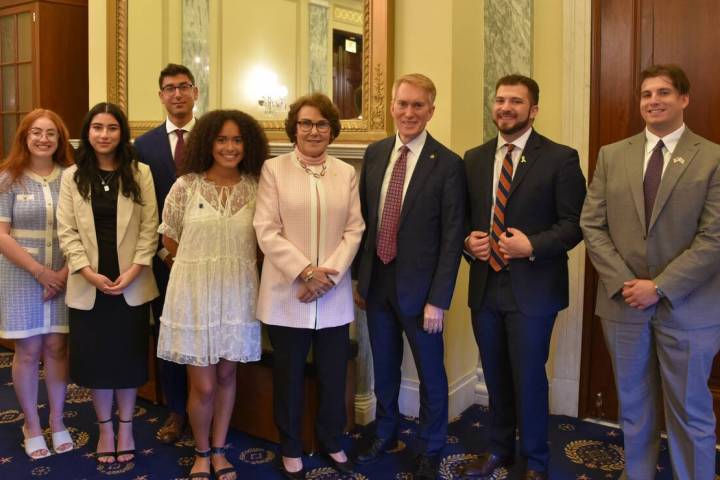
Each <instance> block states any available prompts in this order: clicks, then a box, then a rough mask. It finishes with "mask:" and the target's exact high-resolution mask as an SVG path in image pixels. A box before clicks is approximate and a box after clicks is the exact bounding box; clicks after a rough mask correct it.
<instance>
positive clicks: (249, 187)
mask: <svg viewBox="0 0 720 480" xmlns="http://www.w3.org/2000/svg"><path fill="white" fill-rule="evenodd" d="M267 152H268V145H267V139H266V137H265V134H264V132H263V130H262V128H261V127H260V125H259V124H258V123H257V122H256V121H255V120H254V119H253V118H252V117H250V116H249V115H247V114H245V113H242V112H239V111H237V110H216V111H213V112H210V113H208V114H206V115H205V116H203V117H202V118H201V119H200V120H198V122H197V124H196V125H195V128H194V129H193V131H192V133H191V135H190V139H189V141H188V147H187V151H186V154H185V169H186V174H185V175H183V176H181V177H180V178H178V180H177V181H176V182H175V184H174V185H173V187H172V188H171V189H170V193H169V194H168V196H167V198H166V199H165V208H164V210H163V218H162V220H163V221H162V224H161V225H160V228H159V231H160V233H162V235H163V244H164V245H165V247H166V248H167V249H168V251H169V252H170V255H172V257H173V258H172V261H173V266H172V268H171V270H170V281H169V284H168V288H167V294H166V296H165V305H164V306H163V314H162V317H161V319H160V321H161V325H160V335H159V339H158V357H160V358H163V359H165V360H169V361H172V362H177V363H182V364H187V365H188V375H189V378H190V395H189V399H188V414H189V417H190V423H191V425H192V430H193V435H194V437H195V451H196V459H195V463H194V465H193V467H192V470H191V472H190V473H191V474H204V473H208V475H207V476H195V477H193V478H210V476H209V472H210V469H211V468H212V470H214V472H215V476H216V478H219V479H220V480H232V479H234V478H236V477H237V475H236V473H235V471H234V469H233V468H232V466H231V464H230V463H229V462H228V460H227V458H226V457H225V454H224V450H223V447H224V445H225V437H226V435H227V430H228V426H229V423H230V416H231V414H232V409H233V405H234V401H235V370H236V362H251V361H256V360H259V359H260V354H261V347H260V323H259V322H258V321H257V320H256V319H255V303H256V298H257V290H258V271H257V259H256V256H257V243H256V240H255V231H254V229H253V225H252V220H253V215H254V213H255V193H256V191H257V182H258V176H259V174H260V169H261V167H262V164H263V161H264V160H265V158H266V157H267ZM208 457H210V458H208Z"/></svg>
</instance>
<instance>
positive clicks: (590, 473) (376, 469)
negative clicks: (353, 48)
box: [0, 351, 672, 480]
mask: <svg viewBox="0 0 720 480" xmlns="http://www.w3.org/2000/svg"><path fill="white" fill-rule="evenodd" d="M11 360H12V353H10V352H6V351H0V479H4V480H5V479H6V480H19V479H42V480H45V479H48V480H50V479H57V480H61V479H62V480H81V479H87V480H89V479H109V480H114V479H117V480H121V479H132V480H160V479H163V480H167V479H181V478H184V477H185V475H187V472H188V470H189V467H190V465H191V464H192V461H193V457H192V441H191V440H190V439H184V440H183V441H181V442H178V443H177V444H176V445H174V446H166V445H162V444H160V443H159V442H157V441H156V440H155V439H154V434H155V430H156V429H157V428H158V427H159V425H160V424H161V423H162V421H163V419H164V418H165V412H164V409H163V408H162V407H158V406H155V405H152V404H149V403H147V402H144V401H140V402H139V403H138V407H137V410H136V412H135V441H136V445H137V447H138V455H137V456H136V459H135V460H134V461H133V462H130V463H127V464H123V465H120V464H115V465H99V464H97V463H96V462H95V459H94V458H93V451H94V447H95V444H96V442H97V437H96V431H97V429H96V425H95V424H94V423H93V422H94V413H93V410H92V404H91V401H90V394H89V392H88V391H87V390H85V389H82V388H79V387H77V386H75V385H71V386H70V387H69V388H68V397H67V406H66V409H65V417H66V425H67V427H68V429H69V431H70V433H71V435H72V437H73V439H74V441H75V444H76V446H77V449H76V450H74V451H72V452H70V453H67V454H63V455H52V456H50V457H48V458H45V459H41V460H34V461H31V460H30V459H28V457H27V456H26V455H25V453H24V452H23V450H22V448H21V446H20V442H21V440H22V434H21V432H20V427H21V425H22V421H23V415H22V413H21V412H20V411H18V405H17V401H16V399H15V395H14V392H13V390H12V383H11V378H10V363H11ZM40 401H41V402H44V401H45V393H44V389H42V388H41V400H40ZM40 412H41V417H42V418H43V422H44V424H45V425H47V413H48V411H47V407H46V406H45V405H44V404H43V403H41V410H40ZM486 418H487V412H486V410H485V409H484V408H483V407H480V406H473V407H470V408H469V409H468V410H466V411H465V412H463V414H462V415H460V416H459V417H458V418H455V419H453V421H452V422H451V424H450V428H449V434H448V438H447V447H446V449H445V451H444V456H443V460H442V464H441V466H440V474H439V478H441V479H453V478H460V477H459V476H458V475H457V472H458V471H459V470H460V468H461V467H462V465H463V464H465V463H466V462H468V461H470V460H471V459H473V458H475V455H476V454H477V453H478V452H480V451H482V447H483V445H484V430H483V424H484V422H485V420H486ZM415 429H416V422H415V419H412V418H407V419H405V421H404V422H403V426H402V430H401V436H400V440H401V441H400V443H399V445H398V448H397V450H396V451H394V452H393V453H392V454H391V455H387V456H385V457H384V458H382V459H381V460H380V461H378V462H377V463H375V464H373V465H370V466H365V467H359V468H358V469H357V472H356V473H355V475H354V476H352V477H349V478H354V479H356V480H366V479H373V480H410V479H412V474H411V473H410V472H412V469H413V455H412V453H411V452H412V447H413V443H414V435H415ZM367 432H368V430H367V428H366V427H362V428H357V429H356V430H354V431H353V432H350V433H349V434H348V435H347V437H346V439H345V442H346V444H345V448H346V449H347V450H348V451H352V449H353V447H354V445H356V444H357V443H358V442H359V441H362V440H363V437H364V436H365V435H367V434H368V433H367ZM45 434H46V437H47V441H48V443H49V436H50V432H49V429H48V430H46V432H45ZM228 442H229V445H228V458H229V459H230V461H231V462H232V463H233V464H234V465H235V466H236V467H237V469H238V478H240V479H263V480H264V479H268V480H273V479H278V480H279V479H281V478H283V477H282V476H281V475H280V474H279V473H278V472H277V470H276V469H275V467H274V460H275V459H276V455H277V453H276V452H277V446H276V445H275V444H272V443H269V442H265V441H263V440H259V439H257V438H254V437H250V436H248V435H245V434H243V433H241V432H238V431H235V430H231V432H230V435H229V438H228ZM550 443H551V450H552V460H551V465H550V473H551V475H550V478H551V479H552V480H600V479H615V478H618V477H619V475H620V472H621V470H622V464H623V449H622V440H621V435H620V431H619V430H617V429H614V428H608V427H604V426H600V425H595V424H592V423H588V422H583V421H580V420H577V419H575V418H570V417H563V416H553V417H552V418H551V425H550ZM664 445H665V444H664V443H663V446H664ZM305 464H306V467H307V469H308V473H307V477H306V478H307V479H308V480H330V479H337V478H342V477H340V476H339V475H337V474H336V473H335V471H334V470H333V469H331V468H330V467H329V464H328V463H327V461H325V460H324V459H323V457H322V456H314V457H310V458H306V460H305ZM521 469H522V467H520V466H516V467H514V468H513V469H512V470H510V471H507V470H502V471H497V472H496V473H495V475H494V476H493V477H492V478H493V480H501V479H513V478H519V476H520V473H521ZM671 478H672V474H671V471H670V464H669V457H668V453H667V451H666V448H664V447H663V452H662V455H661V459H660V464H659V466H658V475H657V479H663V480H665V479H667V480H669V479H671Z"/></svg>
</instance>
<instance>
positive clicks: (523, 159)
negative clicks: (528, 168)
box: [520, 155, 527, 163]
mask: <svg viewBox="0 0 720 480" xmlns="http://www.w3.org/2000/svg"><path fill="white" fill-rule="evenodd" d="M520 163H527V160H525V155H523V156H522V157H520Z"/></svg>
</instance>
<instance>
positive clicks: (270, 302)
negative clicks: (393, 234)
mask: <svg viewBox="0 0 720 480" xmlns="http://www.w3.org/2000/svg"><path fill="white" fill-rule="evenodd" d="M318 211H319V213H320V215H319V218H318ZM318 224H319V225H318ZM253 225H254V226H255V233H257V238H258V244H259V245H260V249H262V251H263V253H264V254H265V259H264V261H263V269H262V278H261V280H260V296H259V298H258V304H257V317H258V319H259V320H260V321H262V322H263V323H267V324H271V325H282V326H286V327H296V328H312V329H320V328H328V327H335V326H339V325H345V324H347V323H350V322H352V321H353V319H354V308H353V299H352V280H351V278H350V272H349V270H350V266H351V264H352V261H353V258H354V257H355V254H356V253H357V250H358V247H359V245H360V239H361V237H362V233H363V231H364V230H365V223H364V222H363V218H362V214H361V212H360V196H359V194H358V179H357V173H356V172H355V168H354V167H353V166H352V165H349V164H347V163H345V162H343V161H342V160H338V159H337V158H334V157H330V156H328V157H327V172H326V174H325V175H324V176H323V177H320V178H315V177H313V176H312V175H309V174H308V173H306V172H305V170H303V168H302V167H301V166H300V163H299V161H298V160H297V157H296V156H295V153H294V152H291V153H287V154H285V155H280V156H279V157H275V158H272V159H270V160H267V161H266V162H265V164H264V165H263V168H262V173H261V176H260V183H259V185H258V193H257V201H256V206H255V218H254V221H253ZM318 226H319V235H318ZM309 264H313V265H319V266H323V267H329V268H332V269H335V270H337V271H338V272H339V274H338V275H336V276H335V277H333V281H334V282H335V284H336V286H335V287H334V288H333V289H332V290H330V291H329V292H328V293H326V294H325V295H324V296H322V297H321V298H319V299H318V300H316V301H314V302H311V303H302V302H300V300H298V298H297V297H298V293H299V289H300V286H301V283H302V281H301V280H298V279H297V277H298V275H299V274H300V273H301V272H302V271H303V270H304V269H305V267H307V266H308V265H309Z"/></svg>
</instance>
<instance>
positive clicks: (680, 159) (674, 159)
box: [673, 157, 685, 165]
mask: <svg viewBox="0 0 720 480" xmlns="http://www.w3.org/2000/svg"><path fill="white" fill-rule="evenodd" d="M673 163H679V164H680V165H683V164H684V163H685V159H684V158H683V157H675V158H673Z"/></svg>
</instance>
